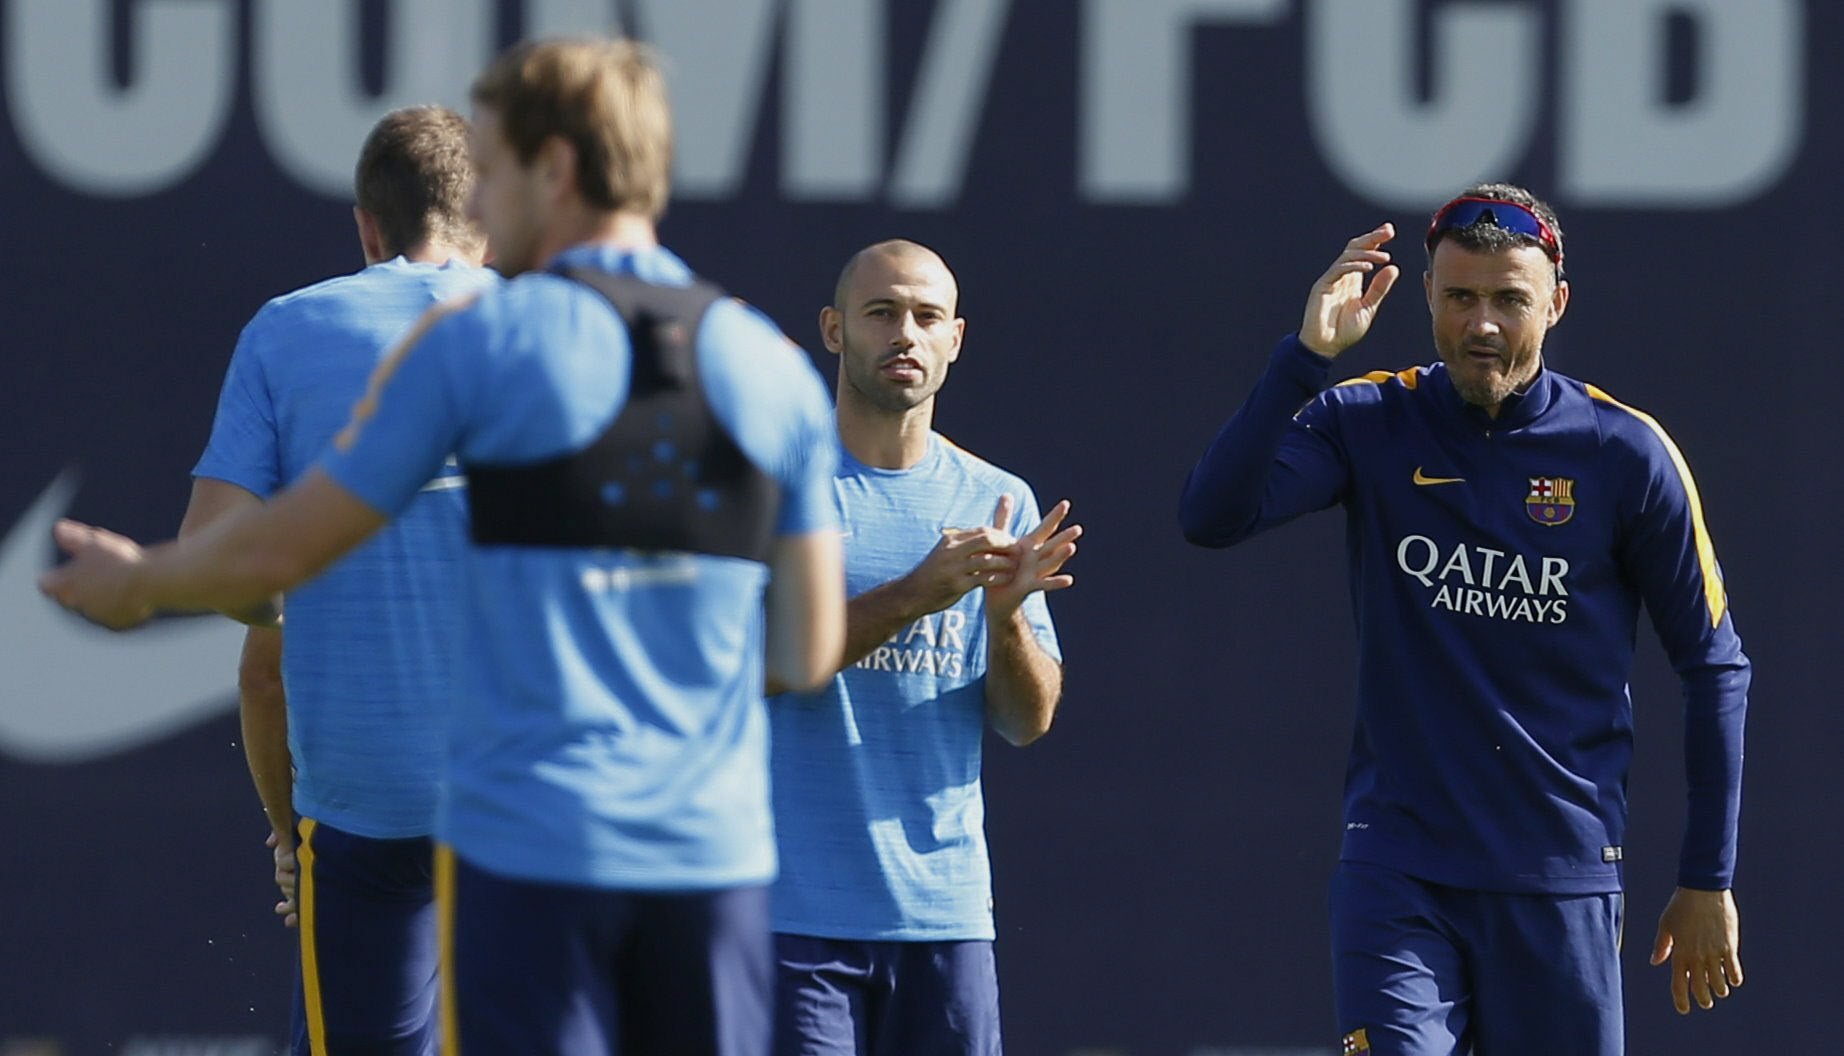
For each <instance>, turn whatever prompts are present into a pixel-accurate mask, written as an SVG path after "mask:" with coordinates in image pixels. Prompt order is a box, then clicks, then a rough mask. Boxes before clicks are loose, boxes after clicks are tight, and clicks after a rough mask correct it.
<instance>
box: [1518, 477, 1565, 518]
mask: <svg viewBox="0 0 1844 1056" xmlns="http://www.w3.org/2000/svg"><path fill="white" fill-rule="evenodd" d="M1524 509H1525V511H1526V512H1528V513H1529V514H1530V519H1531V520H1533V521H1535V522H1537V523H1538V524H1548V525H1558V524H1567V523H1569V518H1571V517H1573V516H1575V481H1574V480H1572V479H1571V478H1569V477H1531V478H1530V495H1529V496H1528V497H1526V498H1525V499H1524Z"/></svg>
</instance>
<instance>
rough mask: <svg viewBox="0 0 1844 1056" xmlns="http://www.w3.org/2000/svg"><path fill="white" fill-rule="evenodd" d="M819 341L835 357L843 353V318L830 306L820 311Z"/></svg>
mask: <svg viewBox="0 0 1844 1056" xmlns="http://www.w3.org/2000/svg"><path fill="white" fill-rule="evenodd" d="M820 341H821V342H822V343H823V344H825V346H826V351H828V352H831V353H832V354H833V355H835V356H837V355H843V354H844V352H845V316H844V315H843V314H842V313H841V312H840V311H839V310H838V309H837V308H834V307H833V306H832V305H830V304H829V305H827V306H826V307H824V308H821V309H820Z"/></svg>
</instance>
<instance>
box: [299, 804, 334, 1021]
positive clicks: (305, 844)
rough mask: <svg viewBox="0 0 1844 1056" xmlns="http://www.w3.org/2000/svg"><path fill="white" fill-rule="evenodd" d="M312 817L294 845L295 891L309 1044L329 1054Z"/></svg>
mask: <svg viewBox="0 0 1844 1056" xmlns="http://www.w3.org/2000/svg"><path fill="white" fill-rule="evenodd" d="M317 827H318V823H317V822H315V821H314V819H313V818H302V819H301V842H300V844H298V845H297V846H296V847H295V895H296V906H295V908H296V909H298V910H300V913H301V919H300V920H299V921H298V922H297V923H298V924H299V925H300V928H301V999H302V1004H304V1005H305V1006H306V1008H305V1009H304V1011H305V1012H306V1015H307V1044H308V1048H309V1050H310V1051H311V1052H312V1053H313V1056H327V1021H326V1010H325V1008H323V1007H322V1005H321V1002H320V957H319V954H318V952H317V951H316V950H315V948H314V829H316V828H317Z"/></svg>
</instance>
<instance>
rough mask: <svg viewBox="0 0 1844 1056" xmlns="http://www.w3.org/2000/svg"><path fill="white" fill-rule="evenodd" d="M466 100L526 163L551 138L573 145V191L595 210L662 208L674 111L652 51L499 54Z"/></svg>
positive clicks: (534, 44)
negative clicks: (492, 121)
mask: <svg viewBox="0 0 1844 1056" xmlns="http://www.w3.org/2000/svg"><path fill="white" fill-rule="evenodd" d="M472 95H473V100H474V105H475V106H479V107H485V108H488V109H491V110H492V111H493V112H494V114H495V115H496V116H497V117H498V118H499V125H500V128H501V129H502V130H503V131H504V133H505V136H506V140H507V142H508V143H509V144H510V145H511V147H512V150H513V154H514V155H515V156H516V157H517V158H518V159H519V163H520V164H521V165H524V164H529V163H530V162H531V160H532V158H533V157H534V156H535V155H536V154H537V153H538V148H539V147H541V146H543V145H544V142H545V141H546V140H548V139H549V138H551V137H552V136H557V137H559V138H561V139H563V140H564V141H565V142H566V143H569V144H570V146H571V147H573V148H574V149H575V151H576V183H577V190H578V191H579V193H581V194H582V196H583V200H584V201H585V202H587V203H588V204H589V205H590V206H591V207H593V208H596V209H606V210H609V211H611V212H613V211H619V212H632V213H640V214H642V215H644V216H646V217H648V218H649V219H654V220H657V219H659V217H660V214H662V213H664V212H665V211H666V198H667V194H668V191H669V190H670V185H671V174H672V111H671V108H670V107H668V106H667V104H666V80H665V77H664V76H663V75H662V74H661V72H660V67H659V62H658V61H657V60H656V59H655V58H654V54H653V51H652V49H650V48H648V47H647V46H646V45H644V44H638V43H635V42H634V41H631V40H623V39H619V38H617V39H613V40H595V39H581V40H543V41H531V42H527V43H523V44H518V45H515V46H514V47H512V48H511V49H509V50H507V51H506V52H505V53H504V54H502V55H500V57H499V58H497V59H495V60H494V61H493V64H492V65H491V66H488V67H487V69H486V72H484V73H482V74H481V75H480V77H479V78H478V79H476V80H475V81H474V88H473V93H472Z"/></svg>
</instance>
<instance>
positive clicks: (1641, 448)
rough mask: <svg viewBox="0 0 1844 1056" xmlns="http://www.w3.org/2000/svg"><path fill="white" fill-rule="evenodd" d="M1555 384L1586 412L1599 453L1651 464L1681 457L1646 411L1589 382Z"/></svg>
mask: <svg viewBox="0 0 1844 1056" xmlns="http://www.w3.org/2000/svg"><path fill="white" fill-rule="evenodd" d="M1557 383H1558V384H1559V385H1561V386H1562V387H1563V389H1564V391H1565V392H1566V393H1567V394H1568V395H1569V397H1570V398H1571V399H1572V401H1573V402H1576V403H1577V404H1578V405H1580V406H1582V407H1585V408H1586V409H1587V413H1588V414H1589V415H1590V416H1591V418H1592V420H1593V422H1594V425H1595V429H1596V432H1597V434H1598V436H1599V440H1600V445H1601V447H1602V449H1603V450H1605V451H1608V452H1610V453H1616V454H1622V455H1630V456H1632V457H1635V458H1639V459H1642V460H1644V461H1646V462H1649V463H1655V464H1664V463H1671V462H1675V461H1676V460H1677V459H1679V458H1681V457H1682V456H1681V455H1680V454H1679V453H1678V449H1677V442H1676V441H1674V440H1673V439H1672V438H1671V434H1670V433H1669V432H1667V431H1666V429H1665V426H1664V425H1663V423H1661V422H1660V421H1659V420H1658V419H1657V418H1654V417H1653V416H1652V415H1651V414H1649V413H1647V412H1646V411H1643V410H1641V409H1639V408H1638V407H1636V406H1634V405H1632V404H1630V403H1627V402H1626V401H1624V400H1622V399H1620V398H1619V397H1616V396H1614V395H1613V394H1612V393H1609V392H1607V391H1606V390H1605V389H1602V388H1601V387H1600V386H1598V385H1594V384H1592V383H1590V382H1586V381H1581V380H1579V379H1576V378H1570V377H1565V376H1561V375H1558V376H1557Z"/></svg>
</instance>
